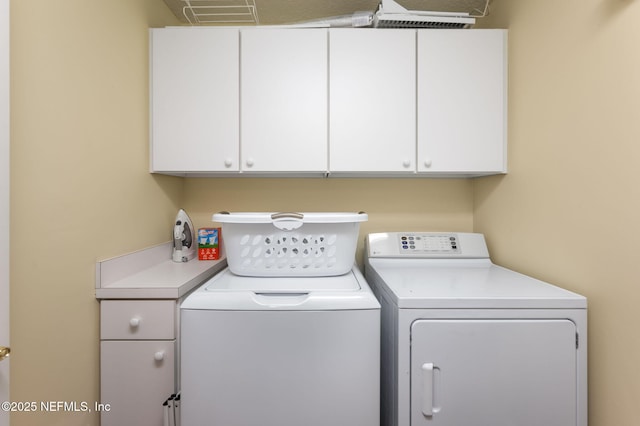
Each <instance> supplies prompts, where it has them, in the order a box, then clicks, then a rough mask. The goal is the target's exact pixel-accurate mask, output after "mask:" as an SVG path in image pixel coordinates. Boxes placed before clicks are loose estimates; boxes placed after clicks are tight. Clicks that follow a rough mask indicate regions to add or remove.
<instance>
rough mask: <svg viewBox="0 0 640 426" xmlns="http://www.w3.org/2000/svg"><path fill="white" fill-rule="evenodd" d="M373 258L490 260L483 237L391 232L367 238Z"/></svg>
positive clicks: (463, 234) (441, 233)
mask: <svg viewBox="0 0 640 426" xmlns="http://www.w3.org/2000/svg"><path fill="white" fill-rule="evenodd" d="M366 245H367V256H369V257H414V258H423V259H430V258H451V259H454V258H466V259H484V258H489V252H488V250H487V245H486V243H485V241H484V236H483V235H482V234H472V233H464V232H387V233H379V234H369V235H367V238H366Z"/></svg>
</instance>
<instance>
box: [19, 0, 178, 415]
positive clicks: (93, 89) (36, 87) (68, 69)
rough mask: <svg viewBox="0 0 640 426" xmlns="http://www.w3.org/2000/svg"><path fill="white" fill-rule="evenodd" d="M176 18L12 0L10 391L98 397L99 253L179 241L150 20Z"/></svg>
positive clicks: (117, 2) (147, 4)
mask: <svg viewBox="0 0 640 426" xmlns="http://www.w3.org/2000/svg"><path fill="white" fill-rule="evenodd" d="M173 19H174V18H173V15H170V14H169V12H168V11H167V10H166V8H164V6H163V3H162V0H100V1H87V0H64V1H62V0H61V1H50V0H12V1H11V96H12V97H11V131H12V135H11V343H12V357H11V398H12V400H13V401H37V402H39V401H88V402H90V403H93V401H96V400H97V399H98V359H99V358H98V349H99V347H98V303H97V301H96V300H95V290H94V285H95V283H94V267H95V262H96V260H97V259H99V258H104V257H109V256H114V255H118V254H122V253H126V252H128V251H131V250H135V249H139V248H142V247H146V246H149V245H152V244H157V243H159V242H163V241H166V240H168V236H169V232H170V229H169V224H170V223H171V222H172V220H173V218H174V217H175V213H176V211H177V208H178V203H179V200H180V196H181V193H180V190H181V188H182V180H181V179H178V178H170V177H162V176H152V175H150V174H148V173H147V169H148V161H147V158H148V148H147V142H146V141H147V137H148V124H147V123H148V113H147V105H148V100H147V99H148V89H147V85H148V68H147V28H148V27H149V26H162V25H165V24H171V23H172V22H174V21H173ZM11 424H12V426H21V425H25V426H26V425H29V426H36V425H50V426H51V425H97V424H98V421H97V415H96V414H95V413H91V414H85V413H49V414H46V413H35V414H34V413H23V414H13V415H12V419H11Z"/></svg>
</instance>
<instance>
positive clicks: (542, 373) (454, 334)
mask: <svg viewBox="0 0 640 426" xmlns="http://www.w3.org/2000/svg"><path fill="white" fill-rule="evenodd" d="M576 368H577V361H576V326H575V324H574V323H573V322H571V321H569V320H566V319H557V320H553V319H549V320H545V319H540V320H489V319H487V320H420V321H415V322H414V323H413V324H412V326H411V385H410V386H411V426H424V425H432V426H448V425H478V426H513V425H518V426H540V425H545V426H572V425H573V426H575V425H576V422H577V417H576V412H577V395H578V394H577V372H576Z"/></svg>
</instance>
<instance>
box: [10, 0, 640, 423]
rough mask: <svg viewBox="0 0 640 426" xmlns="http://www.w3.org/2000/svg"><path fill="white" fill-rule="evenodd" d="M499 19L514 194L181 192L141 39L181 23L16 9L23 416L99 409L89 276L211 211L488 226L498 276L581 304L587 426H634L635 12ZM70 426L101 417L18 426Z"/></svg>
mask: <svg viewBox="0 0 640 426" xmlns="http://www.w3.org/2000/svg"><path fill="white" fill-rule="evenodd" d="M492 5H493V14H492V16H491V17H490V18H487V19H486V20H485V21H483V25H487V26H496V27H505V28H509V29H510V35H509V39H510V41H509V42H510V50H509V55H510V64H509V66H510V97H509V103H510V107H509V116H510V117H509V120H510V121H509V127H510V130H509V138H510V140H509V169H510V173H509V174H508V175H507V176H504V177H493V178H485V179H479V180H476V181H465V180H426V179H423V180H409V179H371V180H368V179H336V180H333V179H246V178H245V179H189V180H183V179H180V178H172V177H164V176H152V175H149V174H148V173H147V156H148V148H147V138H148V126H147V122H148V113H147V97H148V89H147V81H148V80H147V72H148V68H147V28H148V27H150V26H163V25H166V24H172V23H173V22H174V20H173V19H174V18H173V16H171V15H170V14H169V12H168V11H167V10H166V8H165V7H164V4H163V2H162V0H103V1H94V2H89V1H86V0H64V1H50V0H28V1H27V0H12V1H11V8H12V11H11V24H12V30H11V36H12V40H11V48H12V55H11V71H12V83H11V90H12V104H11V114H12V117H11V120H12V121H11V125H12V137H11V150H12V153H11V168H12V171H11V178H12V183H11V191H12V193H11V227H12V237H11V333H12V336H11V338H12V349H13V355H12V361H11V369H12V371H11V378H12V383H11V392H12V399H13V400H14V401H32V400H33V401H48V400H67V401H70V400H77V401H95V400H97V398H98V371H97V369H98V304H97V302H96V301H95V299H94V289H93V286H94V272H93V268H94V264H95V261H96V259H99V258H105V257H109V256H113V255H117V254H122V253H125V252H128V251H131V250H135V249H138V248H142V247H146V246H149V245H152V244H156V243H158V242H162V241H166V240H167V239H168V237H167V235H168V234H169V229H170V225H171V222H172V220H173V217H174V215H175V213H176V211H177V208H178V207H184V208H186V209H187V211H189V213H190V214H191V215H192V218H193V219H194V222H195V225H196V226H207V225H209V223H210V222H209V220H210V215H211V214H212V213H214V212H216V211H218V210H232V211H240V210H327V211H328V210H349V211H351V210H364V211H367V212H368V213H369V214H370V217H371V219H370V221H369V222H368V223H366V224H365V225H364V226H363V228H362V233H361V235H362V234H364V233H367V232H375V231H381V230H399V229H430V230H444V229H452V230H462V231H467V230H471V229H474V228H475V230H477V231H480V232H485V233H486V234H487V238H488V241H489V245H490V249H491V251H492V253H493V255H494V258H495V259H496V260H497V261H498V262H499V263H503V264H505V265H507V266H510V267H513V268H516V269H518V270H520V271H522V272H526V273H529V274H532V275H534V276H536V277H539V278H542V279H546V280H549V281H552V282H554V283H557V284H559V285H561V286H564V287H567V288H569V289H572V290H575V291H578V292H581V293H583V294H585V295H586V296H588V297H589V304H590V315H589V319H590V324H589V327H590V335H589V338H590V342H589V355H590V363H591V364H590V386H591V389H590V403H591V407H590V425H592V426H609V425H616V426H618V425H620V426H625V425H629V426H631V425H635V424H636V423H637V419H636V417H637V415H636V413H635V410H634V409H635V408H636V407H635V406H636V405H637V401H638V400H640V369H638V359H640V339H639V338H638V333H637V331H636V330H635V325H636V323H637V322H638V320H637V317H636V316H635V314H634V311H635V309H634V308H635V307H636V306H637V305H638V302H640V300H639V299H640V290H638V286H637V277H638V276H640V274H639V272H640V271H638V269H639V268H640V262H638V261H636V256H637V252H638V251H637V250H635V249H634V248H633V244H632V243H633V242H634V241H635V240H636V239H638V238H640V225H638V224H637V221H636V217H637V216H638V210H640V201H639V200H640V194H639V192H640V189H639V185H637V184H636V181H637V178H636V175H635V173H637V172H636V171H637V169H638V160H639V159H640V144H638V141H639V140H640V77H638V76H640V54H639V53H638V52H639V51H640V49H639V47H640V46H639V44H638V43H639V40H640V26H638V25H637V23H638V22H640V3H638V2H637V1H632V0H598V1H596V0H587V1H583V2H576V1H572V2H552V1H550V0H536V1H524V0H494V1H493V3H492ZM183 190H184V195H183V192H182V191H183ZM587 232H588V234H587ZM58 424H59V425H97V417H96V416H95V414H78V413H50V414H45V413H36V414H20V415H14V416H13V417H12V425H13V426H22V425H29V426H38V425H58Z"/></svg>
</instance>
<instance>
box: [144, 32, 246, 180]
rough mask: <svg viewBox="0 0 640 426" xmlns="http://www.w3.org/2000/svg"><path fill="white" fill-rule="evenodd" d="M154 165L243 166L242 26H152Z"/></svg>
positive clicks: (158, 168)
mask: <svg viewBox="0 0 640 426" xmlns="http://www.w3.org/2000/svg"><path fill="white" fill-rule="evenodd" d="M150 39H151V64H150V67H151V88H150V91H151V101H150V102H151V141H152V143H151V171H152V172H164V173H175V174H180V173H184V172H212V171H238V170H239V164H238V159H239V99H240V94H239V93H240V92H239V31H238V30H237V29H223V28H163V29H152V30H151V32H150Z"/></svg>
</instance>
